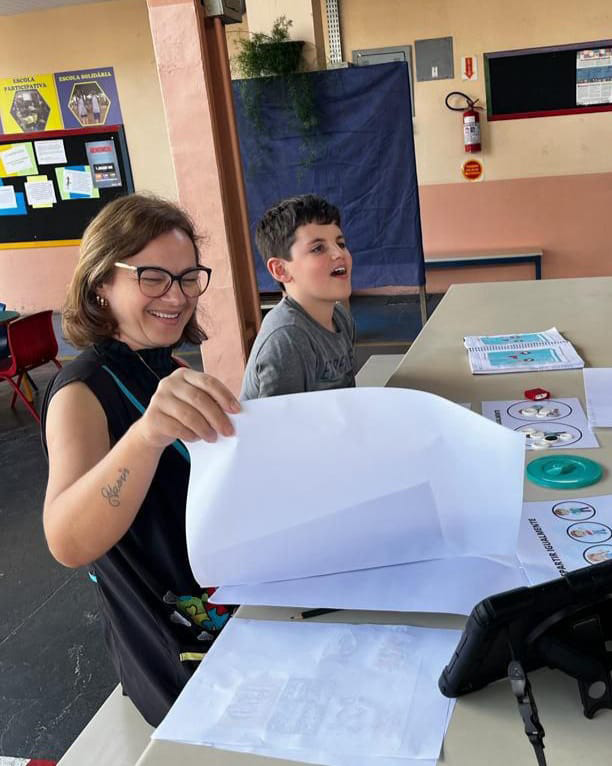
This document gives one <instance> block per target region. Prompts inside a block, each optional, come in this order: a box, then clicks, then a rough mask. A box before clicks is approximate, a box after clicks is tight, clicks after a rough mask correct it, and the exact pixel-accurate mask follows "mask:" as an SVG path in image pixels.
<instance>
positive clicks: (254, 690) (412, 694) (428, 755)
mask: <svg viewBox="0 0 612 766" xmlns="http://www.w3.org/2000/svg"><path fill="white" fill-rule="evenodd" d="M460 635H461V633H460V631H456V630H439V629H429V628H415V627H408V626H392V625H347V624H340V623H322V622H319V623H317V622H310V623H308V622H283V621H264V620H246V619H242V618H235V619H233V620H231V621H230V622H229V624H228V625H227V626H226V627H225V628H224V630H223V632H222V633H221V635H220V636H219V638H218V639H217V640H216V642H215V643H214V644H213V646H212V648H211V649H210V651H209V652H208V654H207V655H206V657H205V658H204V660H203V662H202V663H201V665H200V667H199V668H198V669H197V670H196V672H195V674H194V675H193V677H192V678H191V679H190V680H189V681H188V683H187V685H186V686H185V688H184V690H183V691H182V692H181V694H180V696H179V698H178V699H177V701H176V702H175V703H174V705H173V707H172V709H171V710H170V712H169V713H168V715H167V716H166V718H165V719H164V720H163V721H162V723H161V725H160V726H159V727H158V728H157V729H156V731H155V732H154V734H153V738H154V739H164V740H172V741H178V742H185V743H191V744H200V745H209V746H212V747H217V748H222V749H227V750H240V751H243V752H244V751H248V752H251V753H256V754H259V755H268V756H273V757H283V758H289V759H292V760H297V761H305V762H310V763H317V764H328V765H329V766H353V765H354V764H362V765H363V766H370V765H371V766H376V764H382V765H383V766H385V765H386V764H389V766H391V765H392V764H395V763H397V762H398V761H397V759H407V760H406V761H403V760H402V763H408V764H411V763H412V759H419V763H422V762H423V761H422V760H421V759H424V760H425V763H427V762H428V761H430V762H432V763H435V760H436V759H437V758H438V756H439V755H440V750H441V746H442V741H443V737H444V733H445V730H446V727H447V724H448V720H449V708H450V707H451V706H452V702H451V700H449V699H446V698H445V697H443V696H442V694H441V693H440V691H439V690H438V684H437V682H438V678H439V675H440V672H441V671H442V669H443V667H444V666H445V665H446V663H447V662H448V661H449V659H450V658H451V656H452V653H453V651H454V649H455V647H456V645H457V642H458V640H459V638H460Z"/></svg>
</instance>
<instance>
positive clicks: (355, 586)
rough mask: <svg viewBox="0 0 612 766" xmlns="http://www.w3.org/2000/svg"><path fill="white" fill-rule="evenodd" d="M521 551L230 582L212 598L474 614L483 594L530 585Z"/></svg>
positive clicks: (254, 603)
mask: <svg viewBox="0 0 612 766" xmlns="http://www.w3.org/2000/svg"><path fill="white" fill-rule="evenodd" d="M529 584H530V583H529V580H528V579H527V577H526V576H525V574H524V573H523V570H522V569H521V567H520V566H519V562H518V560H517V559H516V557H507V558H505V559H502V558H500V559H499V560H495V559H485V558H474V557H471V556H464V557H461V558H452V559H439V560H436V561H419V562H416V563H414V564H397V565H395V566H389V567H378V568H376V569H360V570H357V571H356V572H340V573H338V574H331V575H321V576H319V577H304V578H302V579H301V580H282V581H280V582H268V583H258V584H255V585H225V586H221V587H220V588H218V589H217V590H216V591H215V593H214V594H213V596H212V597H211V599H210V600H211V601H212V603H213V604H243V605H252V606H298V607H302V608H304V609H309V608H313V609H314V608H319V607H322V608H326V609H366V610H373V611H381V612H441V613H448V614H465V615H467V614H469V613H470V612H471V611H472V609H473V608H474V606H475V605H476V604H477V603H478V602H479V601H482V599H483V598H486V597H487V596H490V595H492V594H493V593H500V592H501V591H504V590H511V589H512V588H520V587H522V586H525V585H529Z"/></svg>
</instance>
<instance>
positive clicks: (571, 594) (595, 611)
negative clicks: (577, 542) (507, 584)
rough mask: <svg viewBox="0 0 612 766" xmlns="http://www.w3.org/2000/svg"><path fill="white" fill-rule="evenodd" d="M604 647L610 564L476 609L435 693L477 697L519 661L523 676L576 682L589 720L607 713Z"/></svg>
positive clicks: (610, 634)
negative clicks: (540, 671)
mask: <svg viewBox="0 0 612 766" xmlns="http://www.w3.org/2000/svg"><path fill="white" fill-rule="evenodd" d="M606 642H607V644H606ZM606 646H612V561H606V562H603V563H600V564H595V565H593V566H589V567H585V568H584V569H577V570H576V571H574V572H570V573H569V574H567V575H565V576H564V577H560V578H558V579H556V580H551V581H548V582H544V583H541V584H540V585H534V586H532V587H530V588H516V589H515V590H509V591H506V592H504V593H498V594H497V595H495V596H490V597H489V598H486V599H484V600H483V601H481V602H480V603H479V604H477V605H476V606H475V607H474V609H473V610H472V613H471V614H470V616H469V617H468V620H467V623H466V626H465V629H464V631H463V634H462V636H461V639H460V640H459V644H458V645H457V649H456V650H455V653H454V654H453V657H452V658H451V661H450V662H449V663H448V665H447V666H446V667H445V668H444V670H443V671H442V675H441V676H440V680H439V687H440V691H441V692H442V694H444V695H445V696H447V697H459V696H461V695H463V694H467V693H468V692H472V691H476V690H477V689H481V688H482V687H483V686H486V685H487V684H489V683H491V682H492V681H496V680H498V679H501V678H505V677H506V676H507V675H508V664H509V663H510V661H511V660H518V661H519V662H520V663H521V665H522V666H523V669H524V670H525V671H526V672H528V671H530V670H535V669H536V668H539V667H546V666H548V667H551V668H558V669H560V670H562V671H564V672H565V673H568V674H569V675H571V676H573V677H574V678H576V679H577V680H578V681H579V685H580V692H581V696H582V702H583V706H584V712H585V715H586V716H587V717H589V718H590V717H592V715H593V714H594V713H595V712H596V711H597V710H598V709H600V708H602V707H612V684H611V683H610V669H611V668H612V652H608V650H607V648H606ZM598 681H599V682H602V683H600V684H599V685H598V684H597V683H596V682H598ZM593 687H595V688H593ZM604 687H605V688H604Z"/></svg>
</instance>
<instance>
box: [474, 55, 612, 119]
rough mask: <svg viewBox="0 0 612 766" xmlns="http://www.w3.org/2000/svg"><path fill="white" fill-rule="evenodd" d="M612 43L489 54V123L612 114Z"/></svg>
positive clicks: (485, 63) (486, 64)
mask: <svg viewBox="0 0 612 766" xmlns="http://www.w3.org/2000/svg"><path fill="white" fill-rule="evenodd" d="M608 53H610V54H612V40H598V41H595V42H583V43H572V44H571V45H560V46H554V47H548V48H528V49H523V50H514V51H500V52H497V53H485V54H484V66H485V79H486V86H487V111H488V119H489V120H490V121H494V120H512V119H520V118H524V117H547V116H553V115H564V114H583V113H588V112H605V111H611V110H612V65H611V62H610V55H608Z"/></svg>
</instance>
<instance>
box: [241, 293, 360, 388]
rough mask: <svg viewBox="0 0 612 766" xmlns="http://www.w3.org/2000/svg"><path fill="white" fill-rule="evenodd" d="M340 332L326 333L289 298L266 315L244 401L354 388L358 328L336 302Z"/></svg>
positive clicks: (245, 382)
mask: <svg viewBox="0 0 612 766" xmlns="http://www.w3.org/2000/svg"><path fill="white" fill-rule="evenodd" d="M333 321H334V325H335V327H336V331H335V332H332V331H331V330H327V329H325V327H323V325H321V324H319V322H317V321H315V320H314V319H313V318H312V317H311V316H310V314H308V313H307V312H306V311H304V309H303V308H302V307H301V306H300V304H299V303H297V301H294V300H292V299H291V298H288V297H284V298H283V299H282V300H281V302H280V303H279V304H277V305H276V306H275V307H274V308H273V309H272V310H271V311H270V312H269V313H268V314H266V316H265V318H264V320H263V322H262V324H261V329H260V331H259V334H258V335H257V338H256V339H255V343H254V344H253V348H252V350H251V355H250V356H249V361H248V362H247V367H246V370H245V373H244V380H243V382H242V391H241V393H240V398H241V399H260V398H262V397H264V396H277V395H279V394H296V393H300V392H303V391H323V390H325V389H328V388H350V387H352V386H354V385H355V372H354V366H353V344H354V341H355V324H354V322H353V319H352V317H351V315H350V314H349V312H348V311H347V310H346V309H345V308H344V306H342V304H340V303H337V304H336V305H335V307H334V314H333Z"/></svg>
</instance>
